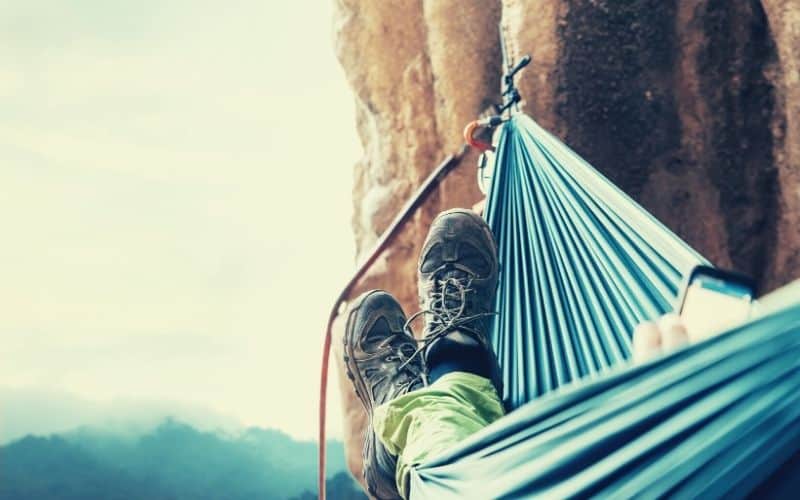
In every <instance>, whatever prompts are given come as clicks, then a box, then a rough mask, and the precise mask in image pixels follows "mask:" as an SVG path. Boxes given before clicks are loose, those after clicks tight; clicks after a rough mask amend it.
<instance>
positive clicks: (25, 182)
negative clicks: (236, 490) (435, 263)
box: [0, 0, 360, 438]
mask: <svg viewBox="0 0 800 500" xmlns="http://www.w3.org/2000/svg"><path fill="white" fill-rule="evenodd" d="M331 4H332V0H315V1H311V0H302V1H298V0H292V1H290V2H286V1H280V2H278V1H270V0H267V1H265V0H252V1H249V0H236V1H226V2H198V1H196V0H169V1H166V0H140V1H137V2H123V1H110V0H80V1H79V0H75V1H63V0H26V1H24V2H23V1H13V0H0V109H2V112H0V228H2V236H1V238H2V239H1V240H0V242H1V244H0V310H1V311H2V313H0V388H6V389H8V388H13V389H15V390H20V389H22V390H27V389H31V390H33V389H35V390H36V391H43V390H44V391H56V392H59V391H64V392H68V393H71V394H73V395H75V396H77V397H80V398H87V399H89V400H93V401H97V402H100V403H102V402H103V401H112V400H114V399H116V398H124V399H126V400H127V401H130V400H131V398H133V399H134V400H135V399H136V398H142V399H147V400H169V401H176V402H181V403H182V404H192V405H198V404H199V405H202V406H207V407H209V408H211V409H213V410H214V411H216V412H220V413H223V414H227V415H230V416H232V417H234V418H236V419H239V420H240V421H241V422H242V423H244V424H252V425H260V426H265V427H278V428H280V429H283V430H286V431H288V432H290V433H292V434H294V435H295V436H298V437H304V438H310V437H313V436H314V434H315V432H316V429H315V421H316V416H317V414H316V403H317V393H318V385H317V384H318V383H317V378H318V371H319V360H320V352H321V351H320V345H321V338H322V334H323V328H324V325H325V320H326V317H327V313H328V310H329V307H330V306H331V304H332V301H333V299H334V298H335V296H336V294H337V292H338V291H339V289H340V288H341V286H342V285H343V284H344V282H345V280H346V279H347V277H348V276H349V274H350V273H351V272H352V269H353V257H352V253H353V245H352V242H351V233H350V225H349V222H350V212H351V199H350V187H351V179H352V173H351V172H352V165H353V163H354V162H355V161H356V159H357V158H358V156H359V155H360V147H359V145H358V142H357V138H356V133H355V126H354V117H353V103H352V96H351V94H350V92H349V90H348V88H347V86H346V83H345V81H344V76H343V74H342V71H341V69H340V67H339V66H338V63H337V61H336V59H335V57H334V54H333V48H332V34H331V15H332V5H331ZM331 389H332V391H336V390H337V389H336V388H335V387H332V388H331ZM334 394H335V392H334ZM332 399H333V400H334V401H335V400H336V399H337V398H336V397H333V398H332ZM330 414H331V425H330V431H331V433H332V434H334V435H337V434H339V432H340V415H339V410H338V407H336V406H335V404H331V407H330Z"/></svg>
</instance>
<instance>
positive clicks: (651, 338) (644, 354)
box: [633, 313, 689, 363]
mask: <svg viewBox="0 0 800 500" xmlns="http://www.w3.org/2000/svg"><path fill="white" fill-rule="evenodd" d="M688 342H689V336H688V334H687V332H686V326H685V325H684V324H683V321H682V320H681V317H680V316H678V315H677V314H675V313H667V314H665V315H663V316H661V317H660V318H659V319H658V320H657V321H645V322H644V323H640V324H639V325H637V326H636V329H635V330H634V331H633V360H634V362H636V363H641V362H643V361H647V360H649V359H651V358H654V357H656V356H659V355H661V354H666V353H668V352H669V351H672V350H674V349H677V348H678V347H681V346H683V345H685V344H687V343H688Z"/></svg>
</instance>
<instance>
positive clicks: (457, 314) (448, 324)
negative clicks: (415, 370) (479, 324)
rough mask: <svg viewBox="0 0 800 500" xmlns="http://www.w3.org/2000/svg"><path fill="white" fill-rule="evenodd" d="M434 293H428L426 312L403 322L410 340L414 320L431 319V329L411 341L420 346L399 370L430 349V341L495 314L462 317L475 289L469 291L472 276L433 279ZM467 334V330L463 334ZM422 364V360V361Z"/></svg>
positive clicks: (466, 274) (423, 311) (421, 312)
mask: <svg viewBox="0 0 800 500" xmlns="http://www.w3.org/2000/svg"><path fill="white" fill-rule="evenodd" d="M434 279H435V281H434V287H435V288H434V290H433V291H432V292H431V293H430V297H431V301H430V307H429V308H428V309H422V310H420V311H417V312H416V313H414V314H413V315H411V316H410V317H409V318H408V320H407V321H406V324H405V326H404V327H403V329H404V330H405V331H406V332H408V334H410V335H411V336H412V337H414V332H413V330H412V329H411V323H412V322H413V321H414V320H416V319H417V318H418V317H420V316H423V315H425V314H428V315H430V316H432V318H431V319H430V320H429V322H428V324H429V325H431V326H432V328H431V330H430V332H428V334H427V335H425V337H424V338H422V339H420V340H417V339H416V338H415V337H414V339H415V341H416V342H417V343H419V344H421V345H420V346H419V347H417V350H416V351H414V354H413V355H411V356H410V357H409V359H407V360H406V361H405V362H404V363H403V364H402V365H401V366H400V368H403V367H404V366H405V365H406V364H408V363H410V362H411V361H412V360H413V359H415V358H416V357H417V356H418V355H420V353H421V352H422V351H424V350H425V348H426V347H427V346H428V345H430V344H431V343H432V342H433V341H434V340H436V339H438V338H441V337H444V336H445V335H447V334H449V333H450V332H453V331H455V330H458V329H462V330H463V326H464V325H466V324H468V323H471V322H472V321H474V320H476V319H479V318H484V317H487V316H494V315H495V314H496V313H495V312H483V313H477V314H471V315H465V314H464V311H466V310H467V305H468V300H470V299H471V298H472V296H473V295H474V294H471V292H474V291H475V289H474V288H472V282H473V281H474V279H475V276H474V274H472V273H470V272H467V271H464V272H463V273H458V274H457V275H456V274H455V273H453V274H451V275H449V276H447V275H445V277H444V278H442V279H437V278H434ZM464 331H465V332H466V333H469V331H468V330H464ZM423 362H424V357H423Z"/></svg>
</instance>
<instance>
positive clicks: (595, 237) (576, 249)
mask: <svg viewBox="0 0 800 500" xmlns="http://www.w3.org/2000/svg"><path fill="white" fill-rule="evenodd" d="M486 220H487V221H488V223H489V226H490V227H491V228H492V230H493V231H494V234H495V237H496V239H497V242H498V255H499V258H500V262H501V276H500V286H499V290H498V294H497V306H496V307H497V311H498V315H497V316H496V319H495V324H494V337H493V340H494V348H495V352H497V355H498V360H499V362H500V366H501V367H503V373H504V380H503V386H504V395H503V399H504V400H505V402H506V405H507V407H509V408H516V407H518V406H520V405H521V404H524V403H527V402H528V401H530V400H532V399H534V398H536V397H538V396H541V395H542V394H545V393H547V392H550V391H552V390H554V389H556V388H558V387H560V386H561V385H563V384H566V383H569V382H572V381H573V380H576V379H579V378H584V377H590V376H594V375H597V374H600V373H603V372H605V371H607V370H608V368H609V367H611V366H614V365H616V364H617V363H619V362H621V361H623V360H625V359H627V358H628V356H629V355H630V345H631V343H630V334H631V332H632V330H633V328H634V327H635V326H636V325H637V324H638V323H640V322H641V321H643V320H645V319H649V318H654V317H657V316H659V315H660V314H663V313H664V312H666V311H669V310H671V309H672V306H673V303H674V301H675V297H676V295H677V293H678V290H679V287H680V285H681V282H682V279H683V276H684V274H686V273H688V272H689V271H691V269H692V268H693V267H694V266H696V265H698V264H703V263H706V261H705V260H704V259H703V257H701V256H700V255H699V254H698V253H697V252H695V251H694V250H692V249H691V248H690V247H689V246H688V245H687V244H686V243H684V242H683V241H682V240H681V239H680V238H678V237H677V236H676V235H675V234H673V233H672V232H671V231H670V230H669V229H667V228H666V227H665V226H664V225H663V224H661V223H660V222H658V221H657V220H656V219H655V218H654V217H653V216H651V215H650V214H648V213H647V212H646V211H645V210H644V208H642V207H641V206H639V205H638V204H637V203H636V202H635V201H633V200H632V199H631V198H630V197H628V196H627V195H626V194H625V193H623V192H622V191H621V190H619V189H618V188H617V187H616V186H614V185H613V184H612V183H611V182H610V181H609V180H608V179H606V178H605V177H603V176H602V175H601V174H600V173H599V172H597V171H596V170H595V169H594V168H592V167H591V166H590V165H589V164H588V163H586V161H584V160H583V159H582V158H581V157H580V156H578V155H577V154H576V153H575V152H573V151H572V150H571V149H569V148H568V147H567V146H565V145H564V144H562V143H561V142H560V141H559V140H558V139H556V138H555V137H553V136H552V135H551V134H550V133H548V132H547V131H545V130H544V129H543V128H541V127H540V126H539V125H537V124H536V123H535V122H534V121H533V120H532V119H530V118H529V117H528V116H526V115H522V114H518V115H515V116H514V117H513V118H512V119H511V120H510V121H509V122H507V123H506V124H505V125H504V127H503V132H502V135H501V137H500V142H499V145H498V149H497V157H496V167H495V174H494V177H493V179H492V185H491V190H490V192H489V196H488V200H487V208H486Z"/></svg>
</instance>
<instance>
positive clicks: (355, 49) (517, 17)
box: [334, 0, 800, 477]
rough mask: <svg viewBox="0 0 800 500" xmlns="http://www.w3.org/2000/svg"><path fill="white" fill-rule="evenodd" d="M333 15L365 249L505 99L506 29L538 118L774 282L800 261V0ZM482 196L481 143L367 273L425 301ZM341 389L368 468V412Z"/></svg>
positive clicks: (392, 9)
mask: <svg viewBox="0 0 800 500" xmlns="http://www.w3.org/2000/svg"><path fill="white" fill-rule="evenodd" d="M501 20H502V28H498V23H499V21H501ZM334 25H335V39H336V48H337V53H338V56H339V58H340V60H341V63H342V65H343V67H344V68H345V71H346V73H347V75H348V78H349V81H350V85H351V86H352V88H353V92H354V94H355V101H356V109H357V120H358V131H359V134H360V136H361V140H362V143H363V145H364V157H363V158H362V160H361V161H360V162H359V164H358V165H356V166H355V169H354V170H355V182H354V196H353V200H354V218H353V227H354V233H355V238H356V241H357V244H358V250H359V253H360V254H361V256H363V254H364V253H365V252H366V251H368V249H369V248H370V246H371V245H372V243H374V241H375V240H376V239H377V237H378V236H379V234H380V233H381V232H382V231H383V230H384V229H385V228H386V226H387V225H388V224H389V222H390V221H391V219H392V217H393V216H394V214H395V212H396V211H397V210H398V208H399V207H400V206H401V205H402V204H403V202H404V201H405V200H406V198H407V197H408V196H409V195H410V194H411V192H412V191H413V190H414V188H415V187H416V186H417V185H418V184H419V183H420V181H421V180H422V179H424V177H425V176H426V175H427V174H428V173H429V172H430V170H431V169H433V168H434V167H435V165H436V164H437V163H438V162H439V161H440V160H441V159H442V158H443V157H444V156H446V155H447V154H450V153H454V152H456V151H457V150H458V149H459V147H460V144H461V138H460V132H461V129H462V128H463V126H464V125H465V124H466V123H467V122H468V121H470V120H471V119H473V118H474V117H476V116H477V115H478V114H479V113H480V112H481V111H483V110H484V109H485V108H486V107H487V106H488V105H489V104H490V103H492V102H495V101H497V99H498V89H499V75H500V72H501V64H500V50H501V49H500V45H499V41H498V40H499V31H502V32H503V33H505V36H506V40H507V46H508V49H509V51H510V52H511V53H512V54H514V55H516V56H519V55H522V54H525V53H530V54H531V55H532V56H533V59H534V63H533V64H532V65H531V66H530V67H529V68H528V69H527V70H525V72H524V73H523V74H522V77H521V79H520V90H521V92H522V94H523V97H525V98H526V102H525V109H526V111H527V112H528V113H530V114H531V115H533V116H534V117H535V118H536V119H537V120H538V121H539V122H540V123H542V124H543V125H544V126H546V127H547V128H549V129H550V130H552V131H554V132H555V133H556V134H557V135H559V136H560V137H561V138H562V139H564V140H565V141H566V142H567V143H568V144H570V145H571V146H572V147H573V148H574V149H575V150H576V151H577V152H578V153H580V154H581V155H582V156H584V157H585V158H586V159H587V160H589V162H591V163H592V164H593V165H595V166H596V167H597V168H599V169H600V170H601V171H603V172H604V173H605V174H606V175H608V176H609V177H610V178H611V179H613V180H614V181H615V182H616V183H617V184H618V185H619V186H620V187H622V188H623V189H624V190H625V191H627V192H628V193H629V194H631V195H632V196H634V197H635V198H636V199H638V200H639V201H640V202H641V203H642V204H643V205H645V207H647V208H648V209H649V210H650V211H651V212H653V213H654V214H655V215H656V216H657V217H658V218H659V219H661V220H662V221H664V222H665V223H666V224H667V225H668V226H669V227H671V228H672V229H673V230H675V231H676V232H677V233H678V234H679V235H681V236H682V237H683V238H684V239H686V240H687V241H688V242H689V243H690V244H691V245H692V246H694V247H695V248H697V249H698V250H699V251H700V252H701V253H703V254H704V255H706V256H707V257H708V258H709V259H710V260H712V262H714V263H716V264H718V265H720V266H724V267H735V268H738V269H740V270H742V271H744V272H748V273H750V274H753V275H754V276H756V277H758V279H759V280H760V282H761V285H762V286H763V287H764V289H771V288H774V287H775V286H778V285H780V284H782V283H785V282H787V281H790V280H791V279H794V278H797V277H798V276H800V55H799V54H800V2H798V1H797V0H762V1H759V0H742V1H737V2H730V1H727V0H635V1H629V2H613V1H610V0H503V1H500V0H493V1H490V0H461V1H455V0H437V1H425V2H420V1H416V2H413V1H399V0H394V1H381V2H372V1H368V0H339V1H338V3H337V14H336V19H335V21H334ZM479 198H480V195H479V193H478V191H477V189H476V188H475V182H474V158H472V157H468V158H466V159H465V160H464V161H463V162H462V164H461V166H460V167H459V169H458V171H457V172H456V173H454V174H452V175H451V176H450V178H449V179H448V180H447V182H446V183H445V185H444V186H442V188H441V189H440V190H439V192H438V193H437V195H435V196H434V197H433V198H432V199H431V201H430V203H429V204H428V205H427V206H426V207H424V208H423V209H422V210H420V211H419V213H418V214H417V215H416V216H415V218H414V220H413V221H412V222H411V223H410V224H409V225H407V226H406V228H405V229H404V231H403V234H402V235H401V237H400V238H399V241H398V244H397V245H395V247H394V248H393V249H392V250H391V251H390V252H388V253H387V255H384V256H383V257H382V259H381V260H380V261H379V262H378V264H377V265H376V266H375V267H374V268H373V270H372V272H371V274H370V276H369V277H368V278H367V279H365V282H364V283H362V286H361V287H360V288H361V289H366V288H372V287H380V288H385V289H388V290H389V291H391V292H393V293H395V294H396V295H398V297H399V298H400V299H401V302H403V303H404V304H405V306H406V308H407V310H408V311H409V312H413V311H415V310H416V304H415V303H416V297H415V283H414V272H415V264H416V256H417V255H416V254H417V250H418V246H419V245H420V244H421V241H422V239H423V238H424V235H425V232H426V230H427V225H428V223H429V222H430V220H431V218H432V217H433V216H434V215H435V214H436V213H437V212H438V211H439V210H442V209H445V208H450V207H453V206H471V205H472V204H473V203H474V202H475V201H476V200H477V199H479ZM339 326H340V327H341V325H339ZM340 338H341V337H339V339H340ZM334 345H336V346H337V347H338V343H335V344H334ZM342 387H343V388H344V393H343V395H342V397H343V401H344V403H345V412H346V413H347V418H348V420H347V421H348V429H347V430H346V436H347V441H348V445H349V447H348V454H349V456H348V460H349V464H350V466H351V469H352V470H353V471H354V474H355V475H356V477H360V467H361V464H360V439H361V438H360V436H361V433H362V431H363V426H364V423H365V420H364V416H363V412H362V411H361V409H360V407H359V403H358V401H357V400H356V399H355V398H354V395H353V394H352V393H349V392H348V389H349V385H348V384H347V380H346V379H344V380H342Z"/></svg>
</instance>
